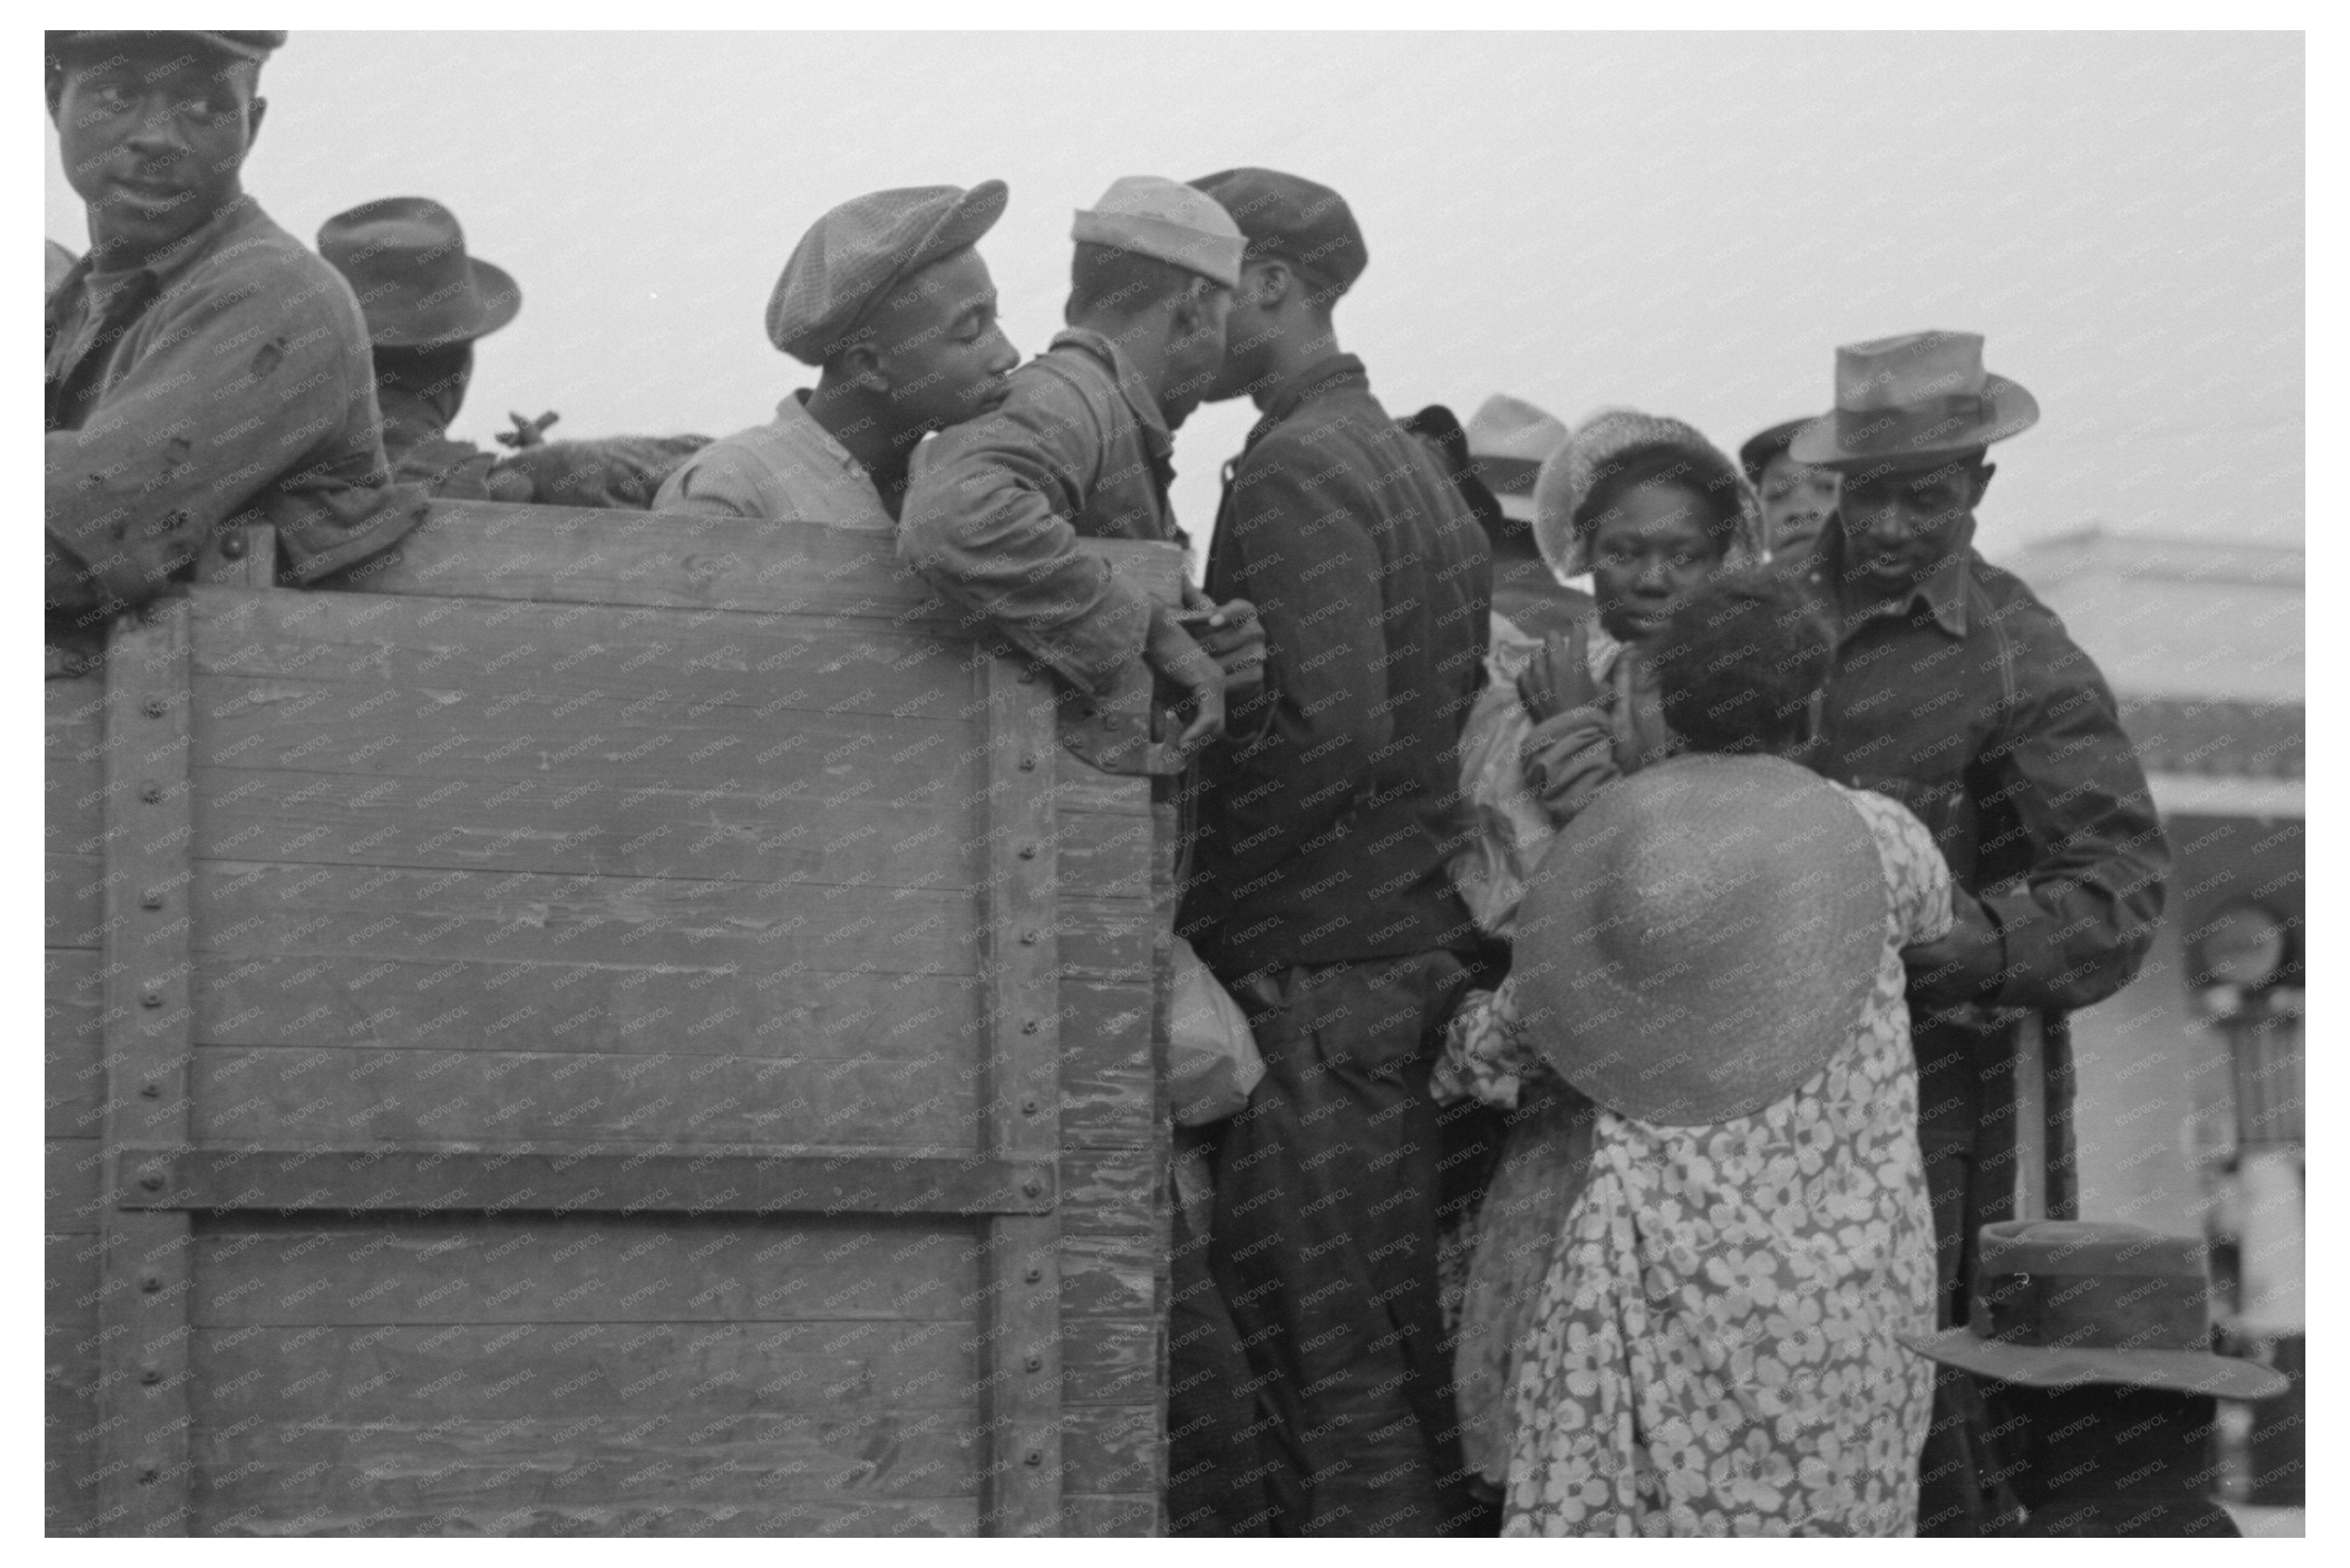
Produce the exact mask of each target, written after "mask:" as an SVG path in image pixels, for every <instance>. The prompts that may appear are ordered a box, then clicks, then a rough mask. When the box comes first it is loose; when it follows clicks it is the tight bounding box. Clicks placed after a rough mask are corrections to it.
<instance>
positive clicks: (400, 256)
mask: <svg viewBox="0 0 2350 1568" xmlns="http://www.w3.org/2000/svg"><path fill="white" fill-rule="evenodd" d="M318 254H320V255H322V256H324V257H326V259H327V262H328V265H331V266H332V267H333V268H334V269H335V270H336V271H337V272H339V273H341V274H342V275H343V279H344V281H345V282H347V283H348V284H349V285H350V286H351V292H352V293H353V294H355V295H357V296H359V313H360V314H361V315H363V316H364V317H367V328H368V340H369V342H370V343H372V344H374V345H375V346H376V347H377V348H447V347H450V346H451V345H453V344H458V343H469V342H471V341H473V339H474V338H476V337H487V336H488V335H489V334H491V333H493V332H495V331H496V330H497V329H498V328H499V327H504V325H505V324H506V323H508V322H509V321H512V320H513V319H514V318H515V312H517V311H519V310H520V309H521V308H522V288H521V286H520V285H518V284H516V283H515V280H514V278H513V277H512V276H511V275H508V274H507V272H506V271H505V270H504V268H503V267H498V266H494V265H491V264H490V263H488V262H485V261H483V260H481V259H479V258H478V257H475V256H471V255H468V254H466V253H465V231H464V229H463V227H462V226H461V225H460V224H459V223H458V222H457V214H456V213H452V212H451V211H450V210H449V209H448V208H446V207H444V206H442V204H441V203H440V202H435V201H433V200H432V198H430V197H428V196H387V197H385V198H384V199H383V200H381V201H378V202H361V203H360V204H359V205H358V206H356V207H353V208H352V209H351V210H350V211H348V212H347V213H336V214H335V215H334V216H333V217H331V218H328V220H327V221H326V223H324V224H322V225H321V226H320V227H319V230H318Z"/></svg>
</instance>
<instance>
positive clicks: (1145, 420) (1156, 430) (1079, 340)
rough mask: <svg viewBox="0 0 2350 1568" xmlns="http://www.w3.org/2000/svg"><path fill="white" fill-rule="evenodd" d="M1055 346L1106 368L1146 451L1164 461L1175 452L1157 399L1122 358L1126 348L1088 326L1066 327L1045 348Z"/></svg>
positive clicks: (1126, 360)
mask: <svg viewBox="0 0 2350 1568" xmlns="http://www.w3.org/2000/svg"><path fill="white" fill-rule="evenodd" d="M1055 348H1080V349H1083V350H1084V351H1085V352H1086V353H1087V354H1090V355H1092V356H1093V357H1094V358H1097V359H1098V360H1100V361H1101V362H1102V364H1103V365H1105V366H1106V367H1107V368H1108V370H1109V373H1110V377H1111V379H1113V380H1115V381H1116V382H1117V383H1118V394H1119V395H1120V396H1121V397H1123V398H1125V400H1126V401H1127V406H1128V407H1129V408H1131V409H1132V410H1134V417H1135V419H1136V421H1138V422H1139V423H1140V424H1141V426H1142V433H1143V441H1144V442H1145V444H1147V445H1148V446H1149V448H1150V454H1151V456H1153V457H1154V458H1157V459H1158V460H1159V462H1166V461H1167V460H1168V459H1169V458H1170V457H1172V456H1173V455H1174V452H1175V437H1174V435H1173V433H1172V432H1171V431H1169V430H1168V428H1167V416H1166V415H1165V414H1163V413H1160V412H1159V400H1158V399H1157V398H1155V397H1153V396H1151V394H1150V389H1149V387H1147V386H1145V385H1144V384H1143V380H1142V372H1141V371H1139V370H1138V369H1135V368H1134V361H1133V360H1131V359H1129V358H1127V357H1126V350H1125V349H1123V348H1119V347H1118V344H1117V343H1116V342H1115V341H1114V340H1112V339H1111V338H1108V337H1104V336H1102V335H1101V334H1100V333H1098V332H1097V331H1095V330H1094V329H1093V328H1092V327H1066V328H1064V329H1063V330H1061V331H1059V332H1057V333H1055V334H1054V336H1053V341H1052V342H1050V343H1048V344H1046V345H1045V352H1046V353H1048V354H1049V353H1051V352H1052V351H1053V350H1054V349H1055Z"/></svg>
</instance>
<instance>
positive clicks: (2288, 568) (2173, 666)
mask: <svg viewBox="0 0 2350 1568" xmlns="http://www.w3.org/2000/svg"><path fill="white" fill-rule="evenodd" d="M1998 564H1999V565H2001V566H2005V567H2006V568H2007V569H2008V570H2010V571H2012V572H2013V573H2015V574H2016V575H2017V576H2020V577H2022V579H2023V580H2024V581H2025V582H2026V583H2029V584H2030V585H2031V586H2032V591H2033V593H2035V594H2037V595H2039V596H2040V598H2041V599H2042V601H2043V603H2045V604H2046V605H2047V606H2048V607H2049V608H2051V609H2053V610H2054V611H2055V612H2056V613H2057V615H2059V616H2060V617H2062V618H2064V625H2065V628H2066V629H2068V630H2069V631H2070V632H2071V633H2072V634H2073V639H2074V641H2075V642H2077V643H2079V644H2080V645H2081V647H2082V648H2083V649H2086V650H2087V652H2088V654H2089V657H2091V658H2092V659H2095V660H2096V661H2097V667H2098V668H2099V669H2101V670H2104V671H2105V673H2106V680H2108V681H2109V682H2111V684H2112V685H2113V688H2114V691H2115V693H2116V695H2117V696H2119V697H2120V698H2121V699H2122V701H2123V704H2124V706H2125V707H2128V706H2131V705H2133V700H2135V701H2140V702H2149V701H2166V702H2190V703H2192V702H2214V701H2217V702H2228V703H2247V704H2253V705H2257V706H2262V707H2273V706H2275V705H2279V704H2292V705H2293V706H2295V707H2298V706H2299V705H2300V704H2301V703H2302V701H2303V696H2304V692H2305V690H2306V687H2305V682H2304V678H2303V663H2304V660H2305V657H2306V641H2305V638H2304V632H2303V615H2304V608H2303V550H2302V548H2301V546H2300V545H2266V544H2246V543H2237V542H2233V541H2230V540H2224V539H2165V538H2149V537H2145V536H2141V535H2134V534H2124V533H2117V532H2116V531H2114V530H2112V529H2110V528H2106V527H2105V526H2102V525H2099V524H2091V525H2090V526H2088V527H2086V528H2083V529H2080V530H2078V531H2077V532H2074V533H2071V534H2064V535H2057V536H2055V537H2054V538H2049V539H2042V540H2038V541H2035V542H2034V543H2033V544H2031V545H2025V546H2024V547H2022V549H2019V550H2015V551H2012V552H2010V553H2008V554H2006V555H2004V556H2002V558H2001V559H2000V561H1999V563H1998ZM2292 717H2293V723H2294V725H2295V727H2296V728H2297V727H2298V725H2299V722H2300V715H2299V714H2298V713H2297V712H2296V713H2294V714H2293V716H2292Z"/></svg>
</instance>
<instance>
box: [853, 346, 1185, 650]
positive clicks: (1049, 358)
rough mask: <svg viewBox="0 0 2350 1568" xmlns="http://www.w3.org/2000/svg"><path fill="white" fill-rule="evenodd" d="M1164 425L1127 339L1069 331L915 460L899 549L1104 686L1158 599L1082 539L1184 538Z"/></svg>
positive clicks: (1021, 637)
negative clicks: (1002, 394)
mask: <svg viewBox="0 0 2350 1568" xmlns="http://www.w3.org/2000/svg"><path fill="white" fill-rule="evenodd" d="M1173 450H1174V441H1173V438H1172V437H1171V436H1170V434H1169V433H1168V430H1167V421H1166V420H1165V418H1164V417H1163V416H1162V415H1161V414H1160V413H1159V405H1158V403H1157V401H1156V400H1154V399H1153V398H1152V397H1151V395H1150V392H1149V389H1148V388H1147V387H1145V386H1144V385H1143V384H1142V379H1141V378H1140V376H1139V374H1138V373H1137V372H1136V370H1135V369H1134V367H1133V365H1132V363H1131V362H1129V361H1128V359H1127V358H1126V355H1125V354H1124V353H1123V352H1121V351H1120V350H1119V348H1118V346H1117V345H1116V344H1114V343H1112V342H1111V341H1110V340H1109V339H1108V338H1107V337H1103V336H1102V335H1101V334H1099V333H1097V332H1091V331H1087V330H1086V329H1084V328H1082V327H1077V328H1072V329H1070V330H1069V331H1066V332H1064V333H1062V334H1061V335H1060V336H1059V337H1055V338H1054V339H1053V342H1052V346H1051V347H1050V348H1047V349H1046V350H1045V352H1044V353H1043V354H1040V355H1038V356H1037V357H1036V358H1034V359H1032V360H1030V361H1029V362H1028V363H1027V364H1025V365H1023V366H1022V367H1020V369H1017V370H1014V372H1013V373H1012V377H1011V390H1010V393H1009V395H1008V396H1007V397H1006V398H1005V400H1003V403H1002V404H1001V405H1000V406H998V407H997V408H996V409H995V410H993V412H991V413H987V414H983V415H982V416H981V417H980V418H978V419H975V420H972V421H970V422H969V423H967V424H962V425H957V426H955V427H954V428H953V429H951V430H949V431H944V432H943V433H941V435H940V436H939V437H938V438H937V440H936V441H933V442H932V443H931V447H930V449H929V450H928V452H926V453H925V454H924V456H923V460H922V461H921V462H920V463H918V464H917V465H916V472H915V474H914V480H913V483H912V485H911V487H910V489H909V490H908V492H907V496H906V506H905V512H904V515H903V517H902V519H901V526H900V527H899V536H898V537H899V543H898V550H899V556H901V557H902V558H903V559H904V560H905V561H906V562H907V564H909V565H910V566H914V567H915V568H916V569H918V570H920V572H921V573H922V574H923V575H924V576H927V577H929V578H930V579H931V582H933V583H934V584H936V585H937V586H938V587H939V589H940V591H941V592H942V593H944V594H946V595H947V596H948V597H950V598H951V599H953V600H955V601H956V602H957V603H960V604H963V605H967V606H968V607H971V608H972V609H974V610H978V611H980V612H982V613H983V614H985V615H986V616H988V617H989V618H993V620H994V621H995V623H996V624H997V625H998V626H999V627H1000V628H1002V629H1003V631H1004V632H1005V633H1006V634H1007V635H1009V636H1010V637H1012V638H1013V639H1014V640H1015V641H1017V642H1018V643H1019V644H1020V645H1021V646H1022V647H1023V648H1024V649H1027V650H1028V651H1029V652H1031V653H1032V654H1034V655H1035V657H1036V658H1038V659H1042V660H1043V661H1044V662H1045V663H1046V664H1049V665H1050V666H1052V668H1053V669H1055V670H1058V671H1059V672H1060V673H1061V674H1062V675H1064V676H1066V678H1068V679H1069V680H1071V681H1072V682H1074V683H1076V684H1077V685H1079V686H1082V687H1086V688H1087V689H1090V690H1095V691H1100V690H1105V689H1107V686H1108V685H1109V683H1110V680H1111V679H1112V678H1113V677H1114V676H1115V675H1116V674H1117V672H1118V667H1119V666H1121V665H1122V664H1124V663H1125V662H1126V661H1127V660H1128V659H1133V658H1136V657H1137V656H1139V654H1140V653H1141V651H1142V645H1143V638H1144V634H1145V632H1146V631H1147V629H1148V628H1149V621H1150V605H1149V600H1148V599H1147V598H1145V597H1143V595H1142V593H1141V591H1140V590H1139V589H1138V588H1136V587H1133V586H1132V585H1131V584H1129V583H1128V582H1126V581H1125V580H1124V579H1122V578H1120V577H1118V576H1117V574H1115V573H1114V572H1112V571H1111V569H1110V567H1109V566H1108V565H1107V563H1106V562H1104V561H1101V560H1099V559H1098V558H1096V557H1094V556H1083V555H1079V554H1078V553H1077V552H1076V548H1075V544H1076V540H1077V539H1079V538H1081V537H1082V538H1088V539H1144V540H1159V541H1167V542H1171V543H1176V544H1180V543H1183V535H1182V533H1181V531H1180V530H1179V529H1178V528H1177V527H1176V526H1175V514H1174V511H1173V509H1172V508H1171V507H1170V505H1169V504H1168V500H1167V487H1168V485H1169V484H1170V483H1171V482H1172V481H1173V479H1174V476H1175V470H1174V467H1173V465H1172V463H1171V462H1170V461H1169V459H1170V453H1171V452H1173Z"/></svg>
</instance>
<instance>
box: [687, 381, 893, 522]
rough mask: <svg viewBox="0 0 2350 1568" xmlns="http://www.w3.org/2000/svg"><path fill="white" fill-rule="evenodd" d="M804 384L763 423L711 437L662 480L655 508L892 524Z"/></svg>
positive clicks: (870, 483)
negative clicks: (812, 407) (811, 407)
mask: <svg viewBox="0 0 2350 1568" xmlns="http://www.w3.org/2000/svg"><path fill="white" fill-rule="evenodd" d="M807 400H808V394H807V392H806V389H802V390H800V391H796V392H794V393H793V394H792V395H791V396H790V397H788V398H785V400H783V401H782V402H780V403H777V404H776V405H775V418H774V419H773V420H770V421H768V422H767V423H765V424H764V425H754V426H753V427H752V428H751V429H749V430H747V431H736V432H735V433H734V434H733V435H731V436H726V437H724V438H723V439H721V440H718V441H712V442H711V443H710V444H709V445H708V446H706V447H703V448H702V450H701V451H700V452H695V453H694V454H693V455H692V456H691V457H690V458H688V459H686V460H685V462H684V463H683V464H681V466H680V467H678V468H677V469H675V470H674V471H672V472H671V474H670V476H669V477H668V478H667V479H665V480H663V481H662V482H661V487H660V493H659V494H658V495H656V496H654V497H653V510H654V511H656V512H693V513H700V514H703V515H706V516H714V517H781V518H791V519H794V520H796V521H799V522H803V523H826V524H831V525H832V526H833V527H835V528H847V529H853V530H855V531H857V532H859V533H872V534H887V533H889V532H890V531H891V530H892V529H894V528H896V527H897V525H898V524H897V523H896V522H895V521H894V520H893V519H892V518H891V517H890V515H889V509H888V508H887V507H886V506H884V505H883V504H882V503H881V493H880V492H879V491H878V490H876V489H875V488H874V487H873V476H872V475H871V474H869V473H868V472H866V471H865V465H864V464H863V463H861V462H858V461H857V459H856V458H855V457H853V456H851V455H850V454H849V451H848V449H847V447H845V446H843V445H841V444H840V442H839V441H836V440H834V439H833V434H832V432H831V431H828V430H827V429H825V428H824V426H822V425H821V424H819V423H817V422H816V416H815V415H814V414H811V413H809V412H808V409H807Z"/></svg>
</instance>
